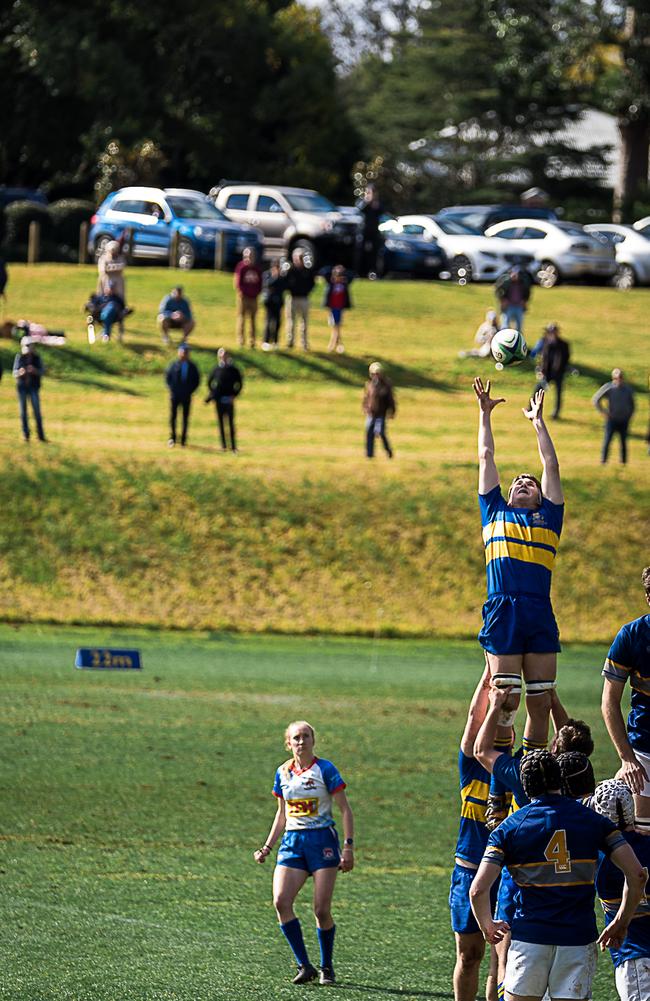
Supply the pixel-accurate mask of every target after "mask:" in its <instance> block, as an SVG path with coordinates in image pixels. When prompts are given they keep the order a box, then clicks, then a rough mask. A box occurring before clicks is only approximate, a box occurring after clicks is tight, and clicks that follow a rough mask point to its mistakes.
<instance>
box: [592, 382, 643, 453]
mask: <svg viewBox="0 0 650 1001" xmlns="http://www.w3.org/2000/svg"><path fill="white" fill-rule="evenodd" d="M603 400H606V401H607V407H605V406H603ZM592 403H593V405H594V406H595V408H596V410H599V411H600V412H601V414H604V415H605V435H604V437H603V447H602V451H601V455H600V461H601V462H602V463H605V462H607V456H608V454H609V446H610V444H611V441H612V438H613V437H614V435H615V434H617V435H618V436H619V438H620V439H621V462H623V463H625V462H627V432H628V427H629V424H630V421H631V419H632V414H633V413H634V390H633V389H632V387H631V386H630V385H629V384H628V383H627V382H626V381H625V379H624V377H623V372H622V371H621V369H620V368H614V369H612V381H611V382H606V383H605V385H604V386H601V387H600V389H599V390H598V391H597V392H596V393H594V396H593V398H592Z"/></svg>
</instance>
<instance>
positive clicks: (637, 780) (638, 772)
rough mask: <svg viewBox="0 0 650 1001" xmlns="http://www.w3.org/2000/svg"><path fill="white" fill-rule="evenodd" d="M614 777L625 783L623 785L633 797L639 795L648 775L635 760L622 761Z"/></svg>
mask: <svg viewBox="0 0 650 1001" xmlns="http://www.w3.org/2000/svg"><path fill="white" fill-rule="evenodd" d="M614 777H615V778H617V779H620V780H621V782H625V785H626V786H627V787H628V789H629V790H630V792H633V793H634V794H635V796H640V795H641V793H642V791H643V787H644V785H645V783H646V782H647V781H648V773H647V772H646V770H645V768H644V767H643V765H642V764H641V762H640V761H637V759H636V758H635V759H634V761H623V762H622V763H621V767H620V768H619V770H618V771H617V773H616V775H615V776H614Z"/></svg>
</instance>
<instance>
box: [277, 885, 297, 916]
mask: <svg viewBox="0 0 650 1001" xmlns="http://www.w3.org/2000/svg"><path fill="white" fill-rule="evenodd" d="M273 906H274V907H275V909H276V911H277V912H278V914H281V913H283V912H284V911H287V910H290V909H291V907H292V906H293V897H292V895H291V894H290V893H286V892H285V891H284V890H279V891H278V892H277V893H274V894H273Z"/></svg>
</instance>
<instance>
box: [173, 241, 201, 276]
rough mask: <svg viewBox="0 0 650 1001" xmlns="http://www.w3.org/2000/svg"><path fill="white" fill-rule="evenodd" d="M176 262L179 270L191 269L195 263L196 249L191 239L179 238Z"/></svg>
mask: <svg viewBox="0 0 650 1001" xmlns="http://www.w3.org/2000/svg"><path fill="white" fill-rule="evenodd" d="M176 263H177V264H178V267H179V268H180V269H181V271H191V270H192V268H193V267H194V265H195V263H196V251H195V250H194V244H193V243H192V242H191V240H186V239H180V240H179V241H178V247H177V248H176Z"/></svg>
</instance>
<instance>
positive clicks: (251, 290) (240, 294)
mask: <svg viewBox="0 0 650 1001" xmlns="http://www.w3.org/2000/svg"><path fill="white" fill-rule="evenodd" d="M233 284H234V286H235V292H236V293H237V343H238V344H239V346H240V347H243V346H244V338H245V329H244V327H245V323H246V320H248V323H249V326H250V346H251V347H252V348H254V347H255V318H256V316H257V297H258V296H259V294H260V292H261V291H262V269H261V268H260V266H259V264H258V263H257V255H256V253H255V250H254V249H253V247H246V248H245V249H244V252H243V254H242V259H241V261H240V262H239V264H238V265H237V267H236V268H235V274H234V278H233Z"/></svg>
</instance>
